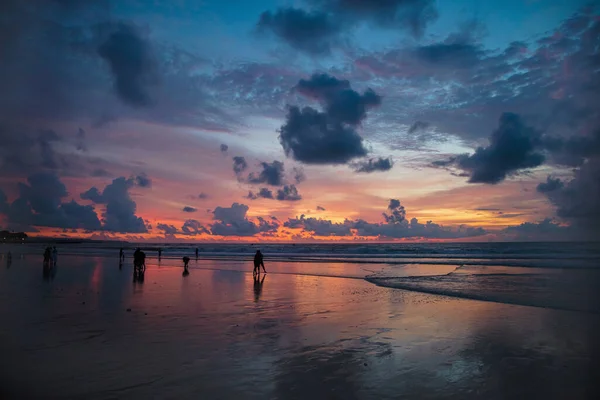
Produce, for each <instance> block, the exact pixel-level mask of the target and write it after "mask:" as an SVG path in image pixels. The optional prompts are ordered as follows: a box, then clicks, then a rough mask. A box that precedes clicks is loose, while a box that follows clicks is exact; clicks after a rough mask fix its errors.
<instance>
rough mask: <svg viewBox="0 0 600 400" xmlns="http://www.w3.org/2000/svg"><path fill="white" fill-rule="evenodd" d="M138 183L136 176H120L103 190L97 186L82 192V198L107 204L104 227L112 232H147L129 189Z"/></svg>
mask: <svg viewBox="0 0 600 400" xmlns="http://www.w3.org/2000/svg"><path fill="white" fill-rule="evenodd" d="M135 184H136V179H135V178H130V179H126V178H125V177H119V178H116V179H114V180H113V181H112V183H110V184H108V185H107V186H106V187H105V188H104V190H102V192H100V191H99V190H98V188H96V187H92V188H90V189H88V190H87V191H86V192H84V193H81V198H82V199H84V200H89V201H91V202H93V203H95V204H105V205H106V211H105V212H104V214H103V216H102V217H103V225H102V228H103V229H104V230H107V231H111V232H121V233H146V232H147V231H148V229H147V227H146V225H145V224H144V220H143V219H142V218H140V217H138V216H137V215H135V212H136V208H137V207H136V204H135V202H134V201H133V200H132V199H131V196H130V195H129V190H130V189H131V188H132V187H133V186H134V185H135Z"/></svg>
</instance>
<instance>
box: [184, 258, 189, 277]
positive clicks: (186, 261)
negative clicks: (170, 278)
mask: <svg viewBox="0 0 600 400" xmlns="http://www.w3.org/2000/svg"><path fill="white" fill-rule="evenodd" d="M189 264H190V258H189V257H188V256H185V257H183V276H187V275H188V274H189V273H190V271H189V270H188V267H189Z"/></svg>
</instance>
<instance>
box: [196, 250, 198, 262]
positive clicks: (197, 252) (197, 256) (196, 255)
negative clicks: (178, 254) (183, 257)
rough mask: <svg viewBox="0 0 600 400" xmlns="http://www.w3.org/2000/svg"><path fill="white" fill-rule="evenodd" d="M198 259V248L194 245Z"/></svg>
mask: <svg viewBox="0 0 600 400" xmlns="http://www.w3.org/2000/svg"><path fill="white" fill-rule="evenodd" d="M197 259H198V248H197V247H196V260H197Z"/></svg>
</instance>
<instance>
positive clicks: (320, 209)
mask: <svg viewBox="0 0 600 400" xmlns="http://www.w3.org/2000/svg"><path fill="white" fill-rule="evenodd" d="M317 211H325V208H324V207H321V206H317Z"/></svg>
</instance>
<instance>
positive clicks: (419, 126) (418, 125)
mask: <svg viewBox="0 0 600 400" xmlns="http://www.w3.org/2000/svg"><path fill="white" fill-rule="evenodd" d="M427 128H429V123H427V122H424V121H415V122H414V123H413V124H412V125H411V126H410V128H408V133H415V132H419V131H423V130H425V129H427Z"/></svg>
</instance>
